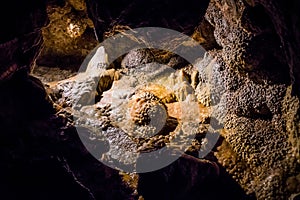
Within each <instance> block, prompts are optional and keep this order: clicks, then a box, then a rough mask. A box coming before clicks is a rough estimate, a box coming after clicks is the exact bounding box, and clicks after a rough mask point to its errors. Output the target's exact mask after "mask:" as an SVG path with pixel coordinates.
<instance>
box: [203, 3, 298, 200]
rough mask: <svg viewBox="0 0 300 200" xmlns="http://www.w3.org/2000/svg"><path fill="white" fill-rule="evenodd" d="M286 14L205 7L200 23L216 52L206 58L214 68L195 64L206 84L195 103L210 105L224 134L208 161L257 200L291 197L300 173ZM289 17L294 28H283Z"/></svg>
mask: <svg viewBox="0 0 300 200" xmlns="http://www.w3.org/2000/svg"><path fill="white" fill-rule="evenodd" d="M291 4H293V3H291ZM295 4H297V3H295ZM289 6H291V5H287V4H285V3H283V2H281V1H280V2H275V1H251V2H250V3H249V1H248V2H242V1H229V0H224V1H214V0H212V1H211V2H210V4H209V7H208V9H207V12H206V16H205V17H206V19H207V20H208V21H209V22H210V23H211V25H212V26H213V27H214V36H215V39H216V41H217V43H218V44H219V45H220V46H221V47H222V49H221V50H215V51H212V52H210V53H211V54H212V55H213V56H214V57H215V62H210V61H206V63H205V61H203V63H202V64H201V63H200V64H199V68H200V72H199V74H200V80H205V81H202V83H200V84H199V87H198V94H199V96H198V98H200V99H210V103H211V104H212V105H213V107H214V109H213V116H214V117H215V118H216V119H217V120H218V121H219V122H220V123H222V124H223V125H224V128H225V131H224V132H223V133H222V135H223V137H224V138H225V140H224V142H223V144H222V145H221V146H220V147H219V149H218V152H216V154H215V155H216V156H217V158H218V160H219V162H220V163H221V164H222V165H223V166H224V167H225V168H226V170H227V171H228V172H229V173H230V174H232V176H233V177H234V178H235V180H236V181H237V182H238V183H239V184H240V185H241V186H242V187H243V188H244V189H245V190H246V192H247V193H248V194H251V193H253V194H255V196H256V198H257V199H288V198H289V197H290V196H292V195H293V194H296V193H298V189H295V188H294V187H287V185H288V182H289V180H291V179H293V178H292V177H295V176H297V174H299V172H300V171H299V169H300V168H299V164H300V163H299V141H300V140H299V129H298V128H297V127H299V118H298V117H299V116H298V115H297V114H296V113H299V104H298V101H299V100H298V98H297V96H294V95H293V94H295V93H297V90H298V88H299V84H298V83H297V81H296V80H295V79H294V78H295V77H297V76H299V74H298V73H296V71H297V70H296V69H295V68H297V67H296V66H297V63H299V61H298V58H297V57H295V56H293V55H294V53H296V52H298V49H299V48H296V49H293V48H294V47H293V45H291V44H290V42H289V41H290V40H293V41H294V42H295V43H294V44H296V43H297V38H296V37H295V35H296V32H294V31H296V30H295V29H293V28H292V27H288V26H293V25H290V24H293V23H296V21H297V20H299V17H298V18H297V17H295V16H294V15H293V14H290V13H289V12H288V11H287V8H288V7H289ZM290 15H291V16H293V20H294V21H290V23H288V24H286V20H287V18H289V17H290ZM279 24H280V25H279ZM279 26H281V27H280V28H279ZM287 35H289V38H287ZM298 36H299V35H298ZM297 44H298V45H299V43H297ZM207 63H209V64H207ZM203 89H206V90H208V91H209V92H208V93H207V92H206V93H205V92H202V91H203ZM293 91H294V92H295V93H293ZM201 92H202V93H201ZM292 121H293V122H292ZM290 184H291V183H290ZM293 184H294V185H295V187H297V188H299V183H297V182H294V183H293ZM296 185H297V186H296Z"/></svg>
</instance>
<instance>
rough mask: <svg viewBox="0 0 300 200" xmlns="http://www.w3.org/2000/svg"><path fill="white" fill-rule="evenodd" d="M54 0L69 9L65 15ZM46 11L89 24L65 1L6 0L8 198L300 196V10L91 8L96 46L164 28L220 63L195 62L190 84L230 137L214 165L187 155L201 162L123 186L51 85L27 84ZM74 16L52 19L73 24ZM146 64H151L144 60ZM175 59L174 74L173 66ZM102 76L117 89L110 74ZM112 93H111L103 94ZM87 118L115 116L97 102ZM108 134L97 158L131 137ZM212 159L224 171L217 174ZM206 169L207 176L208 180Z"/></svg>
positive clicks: (186, 5) (268, 2)
mask: <svg viewBox="0 0 300 200" xmlns="http://www.w3.org/2000/svg"><path fill="white" fill-rule="evenodd" d="M53 2H55V4H53ZM57 2H61V3H62V4H61V6H60V7H57ZM46 3H48V4H49V5H50V8H51V7H52V8H57V9H58V10H59V11H62V12H67V13H68V10H69V9H70V7H71V10H73V11H74V10H75V11H76V12H75V13H77V14H78V16H76V17H75V18H76V20H78V21H79V22H80V24H81V22H83V23H82V24H81V25H83V26H90V24H89V23H86V16H85V14H83V15H81V14H82V13H83V10H84V9H85V8H84V6H83V1H73V0H72V1H71V0H69V1H68V3H67V4H65V2H64V1H50V0H49V1H48V2H46V1H38V2H36V1H32V0H29V1H20V0H10V1H7V2H5V3H4V2H3V3H2V4H3V5H2V4H1V8H3V9H5V11H8V12H1V14H0V15H1V17H0V20H1V25H2V27H3V31H2V32H1V35H0V55H1V57H0V64H1V68H0V91H1V96H0V110H1V112H0V125H1V131H0V137H1V140H0V141H1V145H0V148H1V151H0V152H1V153H0V158H1V165H0V173H1V174H0V177H1V180H0V188H2V189H1V198H2V197H3V199H25V198H26V199H137V198H138V195H142V196H143V197H145V199H147V198H148V199H163V198H167V197H170V198H173V197H174V198H178V199H180V198H181V197H183V198H187V197H188V198H190V199H193V198H207V199H220V197H221V198H225V197H226V198H227V197H228V198H230V197H232V198H231V199H289V198H290V199H297V198H299V193H300V191H299V188H300V187H299V185H300V181H299V174H300V163H299V161H300V149H299V147H300V145H299V144H300V141H299V140H300V139H299V138H300V136H299V129H300V128H299V127H300V123H299V109H300V108H299V94H300V92H299V91H300V89H299V88H300V73H299V65H300V63H299V59H300V58H299V56H298V55H299V54H300V53H299V49H300V48H299V46H300V40H299V38H300V37H299V36H300V33H299V28H298V27H299V14H298V10H299V7H300V5H299V1H297V0H291V1H284V0H278V1H275V0H221V1H217V0H210V2H209V1H201V3H199V1H192V0H189V1H182V3H176V2H175V1H173V2H171V1H167V0H164V1H146V2H145V1H138V0H135V1H127V0H123V1H112V0H107V1H100V0H87V5H88V7H87V9H88V15H89V17H90V18H91V19H92V20H93V23H94V27H95V31H96V33H97V36H98V39H99V41H100V42H101V41H102V40H103V39H105V38H106V37H108V36H111V35H113V34H115V33H118V32H120V31H122V30H124V29H129V28H135V27H142V26H162V27H166V28H172V29H175V30H178V31H181V32H184V33H187V34H190V35H191V36H193V38H195V39H196V40H197V41H199V42H200V43H201V44H202V45H203V46H204V47H205V48H206V49H207V50H209V51H208V54H209V55H210V56H211V57H213V58H214V59H213V60H211V59H210V58H208V57H207V58H206V59H204V60H202V62H199V63H198V64H197V67H198V69H199V84H198V85H197V84H195V86H193V88H196V91H197V97H198V100H199V101H200V102H201V101H202V102H201V103H202V104H204V105H205V106H210V107H211V110H212V111H211V113H212V116H211V119H210V120H214V121H215V123H214V124H212V125H213V127H214V128H215V129H218V128H220V127H223V126H224V129H223V130H222V131H220V133H221V135H222V136H223V138H222V140H220V143H218V146H217V147H218V148H217V149H213V153H214V155H213V154H209V155H208V156H207V157H206V159H209V160H211V161H210V162H206V163H205V164H204V163H203V160H199V159H197V158H195V157H197V154H195V153H194V152H195V151H193V149H191V150H190V151H187V153H189V154H190V155H193V157H189V156H183V157H182V158H180V159H179V160H177V161H176V162H175V163H173V164H172V165H170V166H168V167H167V168H164V169H162V170H161V171H157V172H154V173H149V174H141V175H140V176H139V180H138V184H137V185H135V186H133V187H131V186H128V185H126V183H127V182H124V177H125V176H122V175H121V176H120V174H119V172H118V171H116V170H113V169H111V168H108V167H106V166H104V165H102V164H101V163H99V162H98V161H97V160H95V158H93V157H92V156H91V155H90V154H89V153H88V152H87V151H86V149H85V148H84V147H83V146H82V143H81V141H80V140H79V138H78V135H77V134H76V130H75V128H74V127H73V125H72V124H71V123H72V120H70V119H71V117H72V116H69V114H70V112H68V110H67V109H61V110H60V112H59V113H55V110H53V108H52V106H53V105H52V104H51V102H49V101H48V100H47V94H46V91H45V89H44V85H43V84H42V83H41V82H40V81H39V80H37V79H36V78H34V77H32V76H30V75H29V72H31V71H32V67H33V66H34V65H35V61H36V58H37V56H38V54H39V53H40V52H41V46H42V44H43V34H42V31H41V28H42V27H45V26H46V25H47V24H49V22H50V24H51V23H52V21H49V20H51V19H53V18H51V15H50V19H49V18H47V17H48V15H47V10H46ZM208 3H209V5H208ZM116 5H117V6H116ZM64 6H66V7H64ZM207 6H208V7H207ZM50 10H51V9H50ZM52 11H55V12H56V11H57V10H55V9H54V10H52ZM55 12H54V13H55ZM205 12H206V14H205V19H203V15H204V13H205ZM7 13H8V14H7ZM67 13H65V14H66V15H64V13H62V14H59V13H56V14H58V15H57V16H58V17H60V16H64V17H65V16H67V18H69V19H75V18H74V16H69V15H68V14H67ZM72 13H73V12H72ZM80 13H81V14H80ZM84 13H85V11H84ZM48 14H49V13H48ZM68 16H69V17H68ZM76 20H75V21H76ZM78 21H76V22H78ZM68 23H69V22H67V25H70V24H68ZM54 24H55V23H53V24H52V25H54ZM59 24H60V23H59ZM65 25H66V23H64V24H62V26H63V27H65ZM48 27H49V28H51V27H52V28H53V26H51V25H50V26H48ZM90 27H91V26H90ZM71 29H72V30H73V31H71V32H70V33H72V34H71V35H74V36H77V34H81V33H82V32H80V31H77V28H76V26H75V29H74V26H72V27H71ZM45 30H47V29H45ZM57 30H58V31H59V30H62V29H59V28H58V29H57ZM89 30H91V29H89ZM204 30H206V31H204ZM73 33H74V34H73ZM58 35H60V36H61V35H64V33H63V34H58ZM83 35H84V34H83ZM83 35H82V36H83ZM46 37H47V36H45V39H46ZM88 38H89V39H91V40H94V38H93V39H92V37H90V36H88ZM55 44H57V42H56V43H55ZM62 44H65V43H62ZM68 44H73V43H68ZM48 47H49V46H48ZM55 47H56V46H55ZM67 47H68V45H66V47H65V48H67ZM72 48H73V49H72V50H70V51H64V52H68V53H70V54H73V53H74V55H76V56H82V55H83V54H84V53H86V52H80V51H77V50H76V48H75V46H72ZM63 49H64V48H63ZM80 49H89V47H88V48H86V47H84V46H80ZM64 50H66V49H64ZM51 55H53V54H51ZM72 56H73V55H72ZM139 60H141V61H142V62H143V59H142V58H139ZM174 60H175V63H178V62H177V61H176V59H174ZM49 61H51V60H50V59H49ZM56 61H57V60H56V59H53V62H54V63H56ZM60 61H61V62H62V63H63V61H62V60H60ZM172 62H173V61H172ZM172 62H170V63H169V64H170V66H171V65H172V66H174V65H173V63H172ZM133 63H134V62H133ZM166 63H168V62H166ZM183 63H184V62H183ZM79 64H80V63H79ZM124 67H125V68H126V65H124ZM181 67H182V66H181V65H180V67H179V68H181ZM174 68H176V67H174ZM187 71H188V70H187ZM105 77H107V80H111V77H112V76H110V75H106V76H105ZM93 84H94V83H93ZM196 85H197V87H196ZM106 87H107V88H109V84H107V85H105V86H103V88H106ZM101 88H102V87H101ZM102 92H103V91H102ZM172 105H173V104H172ZM82 109H83V111H82V112H85V113H87V115H86V116H84V120H83V121H85V122H86V123H95V124H96V125H97V126H99V127H103V128H107V127H108V126H107V113H106V112H107V110H109V108H108V107H102V106H99V107H98V108H95V106H94V105H92V106H87V107H84V108H82ZM174 110H176V109H174ZM89 113H92V114H91V115H101V120H98V121H92V120H87V119H89V116H88V114H89ZM80 114H81V113H80ZM174 116H176V112H174ZM204 129H209V127H208V128H207V127H204ZM82 130H83V132H84V133H86V135H92V134H93V133H92V132H91V131H90V130H89V129H88V128H87V127H84V126H83V127H82ZM108 130H110V135H109V137H108V139H103V137H97V141H98V145H94V144H93V143H92V141H93V140H89V139H88V140H89V141H90V142H91V148H96V149H97V150H98V152H99V156H100V155H102V153H104V152H106V151H107V145H108V143H109V142H112V141H113V142H116V143H119V144H121V142H122V140H123V138H125V134H124V137H120V138H116V137H115V135H116V133H120V132H119V130H118V129H115V128H112V127H109V128H108ZM203 132H207V131H206V130H204V131H203ZM161 139H163V140H164V139H165V137H161V138H158V140H155V141H154V143H155V144H156V142H157V146H158V147H159V145H160V144H161V142H160V141H161ZM151 142H153V141H151ZM151 142H150V143H151ZM198 142H199V141H198ZM221 142H222V143H221ZM194 146H195V148H196V150H197V146H199V144H198V143H197V142H196V141H195V145H194ZM115 147H116V148H115V149H114V150H115V151H116V152H119V153H120V151H119V149H118V148H117V147H119V148H122V146H118V145H116V146H115ZM146 150H147V149H146ZM196 153H197V151H196ZM117 155H118V154H117ZM214 156H215V157H214ZM214 162H216V163H217V162H218V163H217V164H218V165H219V166H218V167H215V164H213V165H212V163H214ZM212 166H213V167H212ZM222 166H223V167H224V168H222ZM207 167H208V168H207ZM217 168H218V169H220V170H219V173H217V170H216V169H217ZM200 169H202V170H203V171H205V172H206V170H207V169H208V171H209V169H211V171H209V172H208V173H207V174H206V173H205V174H202V171H199V170H200ZM227 173H228V174H227ZM203 175H204V177H203ZM210 175H211V176H210ZM206 178H207V179H206ZM210 178H211V179H210ZM232 178H233V179H234V181H233V180H232ZM29 179H30V181H28V180H29ZM182 183H186V184H185V186H182V185H183V184H182ZM236 184H238V185H236ZM206 187H208V189H207V190H206ZM240 187H241V188H240ZM199 188H201V189H199ZM136 189H137V190H136ZM209 189H213V191H212V192H211V191H210V190H209ZM134 190H136V191H135V192H134ZM236 190H238V192H235V191H236ZM156 191H159V192H160V193H159V192H158V193H156ZM174 191H175V192H174ZM216 191H217V192H216ZM243 191H245V192H247V194H248V195H245V194H243ZM159 194H162V195H159ZM212 194H213V195H212ZM211 195H212V196H211ZM141 198H142V197H141Z"/></svg>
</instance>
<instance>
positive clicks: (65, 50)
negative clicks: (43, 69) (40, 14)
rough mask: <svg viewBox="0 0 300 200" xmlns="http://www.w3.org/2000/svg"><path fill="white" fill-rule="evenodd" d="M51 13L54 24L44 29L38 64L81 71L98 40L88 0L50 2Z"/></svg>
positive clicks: (48, 8) (49, 13)
mask: <svg viewBox="0 0 300 200" xmlns="http://www.w3.org/2000/svg"><path fill="white" fill-rule="evenodd" d="M47 14H48V17H49V21H50V23H49V24H48V25H47V27H44V28H43V29H42V34H43V38H44V45H43V50H42V51H41V53H40V55H39V57H38V59H37V65H40V66H47V67H59V68H63V69H72V70H73V71H77V70H78V68H79V67H80V64H81V63H82V62H83V60H84V58H85V57H86V56H87V55H88V53H89V52H90V51H91V50H92V49H93V48H94V47H96V45H97V43H98V42H97V40H96V36H95V33H94V30H93V29H94V26H93V23H92V21H91V20H90V19H89V18H88V17H87V8H86V4H85V1H84V0H66V1H65V0H63V1H58V2H57V3H55V4H50V5H48V7H47Z"/></svg>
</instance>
